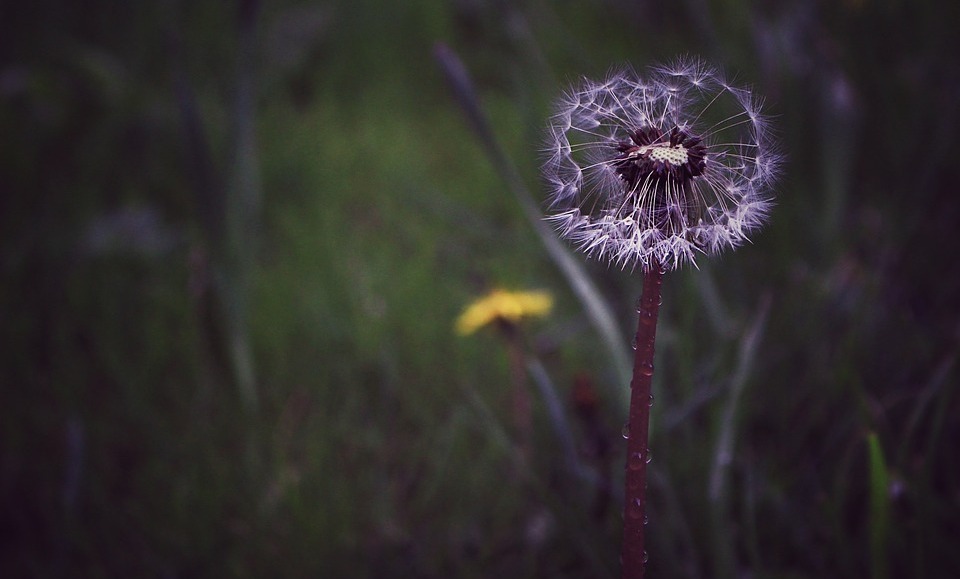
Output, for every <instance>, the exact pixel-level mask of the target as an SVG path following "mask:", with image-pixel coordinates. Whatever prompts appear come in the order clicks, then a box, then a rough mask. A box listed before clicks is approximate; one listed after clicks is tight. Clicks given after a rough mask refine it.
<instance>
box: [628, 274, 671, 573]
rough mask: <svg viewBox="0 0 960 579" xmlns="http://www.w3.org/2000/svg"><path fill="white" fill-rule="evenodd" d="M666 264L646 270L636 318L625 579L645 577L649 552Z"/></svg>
mask: <svg viewBox="0 0 960 579" xmlns="http://www.w3.org/2000/svg"><path fill="white" fill-rule="evenodd" d="M663 273H664V272H663V268H662V267H661V266H660V264H659V263H652V264H650V267H649V268H648V269H647V270H646V271H645V272H644V277H643V293H642V294H641V295H640V307H639V309H638V313H639V315H640V319H639V321H638V322H637V335H636V345H637V348H636V352H635V353H634V358H633V379H632V381H631V382H630V391H631V392H630V422H629V423H628V424H629V425H628V427H627V432H628V434H629V437H628V438H627V464H626V467H625V470H626V484H625V487H626V490H625V492H624V502H623V546H622V548H621V551H620V561H621V565H622V573H621V577H622V579H643V574H644V568H645V567H646V559H647V554H646V551H645V550H644V525H645V524H646V522H647V462H648V460H649V449H648V447H647V439H648V435H649V428H650V402H651V400H652V398H651V384H652V383H653V352H654V340H655V339H656V335H657V317H658V316H659V313H660V288H661V286H662V284H663Z"/></svg>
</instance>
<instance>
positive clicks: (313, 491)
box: [0, 0, 960, 579]
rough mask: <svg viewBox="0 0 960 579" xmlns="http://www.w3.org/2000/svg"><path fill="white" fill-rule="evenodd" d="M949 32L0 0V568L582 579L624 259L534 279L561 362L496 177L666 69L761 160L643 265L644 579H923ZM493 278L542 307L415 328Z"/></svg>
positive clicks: (935, 560) (849, 9)
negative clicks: (613, 83) (605, 93)
mask: <svg viewBox="0 0 960 579" xmlns="http://www.w3.org/2000/svg"><path fill="white" fill-rule="evenodd" d="M958 30H960V3H957V2H952V1H946V0H943V1H929V2H908V1H906V0H843V1H838V2H815V1H808V0H781V1H776V2H747V1H742V0H684V1H678V2H654V1H652V0H649V1H638V2H627V1H621V2H613V1H609V0H579V1H576V2H574V1H560V0H527V1H518V2H509V1H507V0H449V1H443V0H434V1H430V0H408V1H406V2H397V3H392V2H380V1H376V0H353V1H333V0H331V1H327V2H305V1H293V0H289V1H288V0H277V1H273V2H256V1H253V0H243V1H240V2H214V1H201V2H188V1H177V0H168V1H159V0H158V1H141V2H128V1H125V0H84V1H76V0H34V1H32V2H14V1H5V2H0V336H2V348H0V575H2V576H3V577H223V576H234V577H264V576H287V577H304V576H312V577H422V578H434V577H436V578H441V577H496V576H500V577H571V578H573V577H615V576H617V573H618V553H619V541H620V537H619V533H620V521H621V519H620V509H621V507H620V505H619V497H620V496H621V495H620V493H621V492H622V490H621V489H622V469H623V467H622V465H623V452H624V449H623V444H622V443H623V441H622V438H621V437H620V430H621V427H622V425H623V421H624V420H625V418H626V407H625V405H624V404H623V401H624V399H625V395H626V390H627V384H626V382H625V379H624V367H623V364H622V361H623V360H625V359H627V352H629V344H630V333H631V329H632V327H633V325H634V323H635V320H634V317H635V315H636V314H635V312H634V304H635V300H636V298H637V296H638V295H639V291H640V279H639V277H640V276H638V275H631V274H630V273H629V272H626V273H623V272H620V271H618V270H614V269H610V268H608V267H607V266H605V265H603V264H597V263H593V262H587V261H586V260H584V259H583V258H582V257H581V256H579V255H575V256H574V260H575V261H576V263H577V264H578V265H579V266H580V267H581V268H582V270H581V271H579V274H578V275H581V276H582V279H587V280H589V282H590V283H591V284H592V287H593V288H596V291H597V294H596V295H598V296H600V297H601V298H602V303H603V304H605V307H606V308H608V310H609V311H612V312H613V313H614V314H615V316H614V317H615V319H616V320H617V326H618V327H616V328H615V333H616V334H617V337H618V338H620V340H619V345H617V342H618V341H617V340H613V341H610V340H604V339H601V337H600V336H599V334H598V330H597V328H598V327H601V326H602V324H600V323H598V320H597V319H596V312H595V310H591V309H588V308H585V307H584V306H583V305H582V301H581V299H578V294H577V293H576V292H575V291H573V289H572V285H571V279H572V278H571V277H570V275H569V274H567V275H565V274H563V273H562V271H561V270H560V269H559V268H558V267H557V263H558V262H557V257H556V256H555V255H554V254H551V253H549V252H548V251H547V250H546V249H545V245H544V243H543V238H542V237H541V236H540V234H538V232H537V231H538V230H537V229H536V227H534V225H533V222H532V221H531V219H530V215H529V214H527V213H524V211H523V200H524V199H525V197H524V195H525V193H524V191H523V189H524V188H526V189H527V190H528V191H529V192H530V194H531V195H532V196H533V197H535V198H536V200H537V203H539V199H540V198H541V197H542V195H541V189H540V186H539V183H538V177H537V171H538V168H537V163H538V158H539V152H538V148H539V147H540V135H541V131H542V127H543V126H544V123H545V119H546V118H547V116H548V114H549V105H550V101H551V100H552V99H553V98H554V97H555V96H556V95H558V94H559V92H560V91H561V90H563V89H564V88H565V87H566V86H567V84H568V83H569V82H571V81H573V80H575V79H576V78H577V77H578V76H580V75H587V76H598V75H601V74H603V73H604V72H605V71H606V70H607V69H608V68H609V67H610V66H613V65H622V64H632V65H633V66H635V67H637V68H638V69H641V70H642V69H643V68H644V67H646V66H648V65H649V64H653V63H655V62H658V61H663V60H669V59H672V58H674V57H675V56H677V55H679V54H696V55H700V56H701V57H703V58H705V59H706V60H708V61H710V62H712V63H714V64H717V65H720V66H722V67H723V68H724V69H725V70H726V71H727V73H728V75H729V76H731V77H733V78H735V79H736V82H737V83H740V84H749V85H752V86H753V87H754V88H755V90H756V92H757V93H758V94H760V95H763V96H765V97H766V111H767V112H768V113H770V114H771V115H773V116H774V117H775V122H776V124H777V127H778V134H779V137H780V142H781V144H782V147H783V151H784V153H785V154H786V156H787V159H788V161H787V164H786V167H785V173H784V177H783V179H782V181H781V183H780V186H779V189H778V197H777V206H776V208H775V211H774V213H773V218H772V220H771V223H770V224H769V225H768V226H767V227H766V228H765V229H764V230H763V231H762V232H760V233H759V234H757V235H756V236H754V238H753V243H752V244H751V245H748V246H745V247H743V248H741V249H740V250H738V251H736V252H731V253H727V254H725V255H723V256H721V257H720V258H717V259H712V260H708V259H701V260H700V261H699V266H700V268H699V270H697V269H694V268H686V269H685V270H683V271H680V272H677V273H672V274H670V275H668V276H667V278H666V281H665V286H664V288H665V289H664V301H663V311H662V312H661V321H660V324H661V325H660V332H659V337H660V339H659V341H658V349H657V356H658V361H657V375H656V376H655V392H656V404H655V405H654V406H653V418H654V421H655V424H654V427H653V432H652V437H651V443H652V448H653V455H654V460H653V462H652V463H651V469H652V470H651V472H650V476H651V479H650V491H649V495H650V509H651V512H650V523H649V526H648V534H649V539H648V543H649V544H648V551H649V573H650V576H652V577H662V578H668V577H677V578H681V577H686V578H698V577H711V578H712V577H783V578H788V577H789V578H800V577H818V578H822V577H873V578H880V579H884V578H893V577H944V578H946V577H958V576H960V550H958V549H957V544H958V540H960V453H958V452H957V450H956V449H955V447H954V446H953V445H954V444H955V443H957V442H958V441H960V396H958V393H957V389H958V372H957V356H958V352H960V333H958V332H960V316H958V314H960V271H958V266H957V264H956V262H955V260H956V259H957V258H958V256H960V255H958V251H957V249H958V243H957V232H958V229H960V202H958V189H957V178H956V171H957V169H956V167H957V160H958V159H960V146H958V139H957V132H958V130H960V119H958V111H960V107H958V101H960V66H958V60H957V57H956V56H955V55H956V53H957V50H958V48H960V34H958V32H957V31H958ZM438 43H439V44H438ZM438 46H439V47H441V48H439V49H438V48H436V47H438ZM438 50H439V52H437V51H438ZM435 54H441V55H443V56H444V58H443V59H441V60H440V61H438V60H437V59H436V58H435V56H434V55H435ZM457 58H459V59H462V63H463V65H464V67H465V70H466V71H468V72H469V75H470V76H471V77H472V83H473V85H472V86H473V88H472V89H470V88H469V87H467V88H464V87H463V86H462V85H461V86H460V87H459V89H460V90H459V91H454V90H451V85H450V84H449V82H448V79H446V78H445V77H446V76H448V75H449V73H450V71H451V66H452V64H451V63H452V62H456V60H455V59H457ZM471 90H473V91H474V92H472V93H471V92H470V91H471ZM464 91H466V92H464ZM473 97H475V98H476V99H477V102H478V103H479V106H480V107H482V111H483V114H484V115H486V116H487V117H488V119H489V122H490V123H491V126H492V133H493V136H494V138H495V139H496V145H495V146H496V147H499V148H500V149H501V150H502V151H503V152H504V156H505V158H506V159H507V160H508V161H507V162H508V163H510V164H511V166H510V167H511V168H508V169H505V168H504V164H503V162H502V161H498V160H497V159H496V158H495V156H491V154H490V151H491V146H490V143H489V142H488V143H487V144H486V145H483V144H482V140H481V139H480V138H479V137H482V135H480V134H478V133H477V129H476V126H475V125H472V124H470V123H469V122H468V121H467V117H466V116H465V115H464V114H463V113H464V106H465V105H468V104H469V100H470V98H473ZM510 171H516V174H517V175H518V177H519V182H517V181H516V180H515V182H513V183H510V182H509V175H506V177H507V180H505V173H509V172H510ZM493 288H507V289H515V290H524V289H539V290H547V291H549V292H550V293H551V294H552V295H553V297H554V299H555V306H554V308H553V311H552V312H551V314H550V315H549V316H548V317H546V318H541V319H536V320H530V321H529V322H528V323H527V322H525V323H524V324H523V325H522V326H521V330H522V337H521V340H520V341H506V340H504V339H502V335H501V334H498V333H497V332H496V331H494V330H493V329H489V330H488V329H484V330H481V331H479V332H477V333H476V334H473V335H470V336H458V335H456V334H455V332H454V329H453V328H454V321H455V320H456V318H457V316H458V315H459V314H460V312H461V311H462V310H463V309H464V308H465V307H466V306H467V305H468V304H470V303H471V302H472V301H473V300H475V299H476V298H478V297H479V296H481V295H483V294H484V293H485V292H486V291H488V290H490V289H493ZM608 337H609V336H608ZM518 352H519V353H518ZM517 360H519V363H518V362H517ZM518 368H519V371H518ZM526 369H529V370H530V374H529V375H527V374H526V373H525V370H526ZM517 388H527V389H528V390H529V392H530V393H531V396H532V400H533V410H532V416H531V420H532V424H533V427H532V433H531V434H530V435H529V436H524V437H521V436H519V435H518V432H517V431H516V430H515V429H514V427H513V420H514V418H513V416H514V414H515V408H511V404H512V402H511V400H514V398H513V395H514V393H515V390H516V389H517ZM618 485H619V486H620V487H619V488H618Z"/></svg>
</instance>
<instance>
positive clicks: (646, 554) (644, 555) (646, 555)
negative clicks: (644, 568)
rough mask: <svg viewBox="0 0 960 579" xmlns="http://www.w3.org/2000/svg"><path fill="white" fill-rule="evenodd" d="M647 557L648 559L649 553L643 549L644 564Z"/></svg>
mask: <svg viewBox="0 0 960 579" xmlns="http://www.w3.org/2000/svg"><path fill="white" fill-rule="evenodd" d="M649 559H650V554H649V553H647V552H646V551H644V552H643V562H644V564H646V562H647V561H648V560H649Z"/></svg>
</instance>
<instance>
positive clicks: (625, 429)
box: [620, 422, 630, 440]
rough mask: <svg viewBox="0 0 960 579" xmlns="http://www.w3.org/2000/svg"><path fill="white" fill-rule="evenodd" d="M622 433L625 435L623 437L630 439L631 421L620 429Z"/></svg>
mask: <svg viewBox="0 0 960 579" xmlns="http://www.w3.org/2000/svg"><path fill="white" fill-rule="evenodd" d="M620 435H621V436H623V438H624V439H626V440H629V439H630V423H629V422H628V423H626V424H624V425H623V428H622V429H620Z"/></svg>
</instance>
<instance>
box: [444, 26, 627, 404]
mask: <svg viewBox="0 0 960 579" xmlns="http://www.w3.org/2000/svg"><path fill="white" fill-rule="evenodd" d="M434 58H435V59H436V61H437V64H438V65H439V66H440V70H441V71H442V72H443V74H444V76H445V77H446V79H447V82H448V83H449V85H450V88H451V89H452V90H453V94H454V96H455V97H456V100H457V103H458V104H459V105H460V108H461V109H462V110H463V113H464V115H466V117H467V121H468V122H469V124H470V128H471V129H473V131H474V132H475V134H476V136H477V138H478V139H479V140H480V143H481V144H482V145H483V148H484V150H485V151H486V152H487V155H488V156H489V157H490V160H491V162H492V163H493V166H494V169H496V171H497V173H498V174H499V175H500V178H501V179H503V180H504V181H505V182H506V184H507V186H508V187H509V189H510V191H511V192H512V193H513V194H514V196H516V198H517V200H518V201H519V202H520V207H521V208H522V209H523V213H524V216H525V217H526V218H527V220H528V221H529V222H530V224H531V225H532V226H533V228H534V230H535V231H536V232H537V235H539V236H540V240H541V241H542V242H543V244H544V246H545V247H546V249H547V253H548V254H549V255H550V258H551V259H552V260H553V262H554V263H555V264H556V266H557V267H558V268H559V269H560V271H561V273H563V275H564V277H565V278H566V279H567V283H568V284H569V285H570V288H571V289H572V290H573V292H574V293H575V294H576V296H577V297H578V298H579V299H580V301H581V303H582V304H583V306H584V308H585V309H586V311H587V315H588V317H589V319H590V321H591V323H592V324H593V325H594V327H595V328H596V330H597V332H599V334H600V337H601V338H602V339H603V341H604V343H605V344H606V346H607V349H608V351H609V352H610V356H611V358H613V363H614V368H615V370H616V373H617V379H618V382H619V383H620V384H628V383H629V382H630V373H631V371H630V356H629V353H628V352H627V349H626V345H625V340H624V339H623V333H622V332H621V329H620V326H619V325H618V324H617V323H616V318H615V317H614V315H613V310H612V309H611V308H610V306H609V304H607V302H606V301H605V300H604V298H603V296H602V295H601V294H600V292H599V290H597V288H596V286H595V285H594V284H593V282H592V281H591V280H590V277H589V276H588V275H587V273H586V271H585V270H584V268H583V266H582V265H581V264H580V263H579V262H577V261H576V260H575V259H573V257H571V255H570V253H569V251H568V250H567V249H566V248H565V247H564V246H563V244H562V243H560V240H559V239H557V236H556V235H555V234H554V232H553V231H552V230H551V229H550V227H548V226H547V224H546V223H544V221H543V219H542V215H541V213H540V209H539V207H538V206H537V203H536V202H534V200H533V196H532V195H530V191H529V190H528V189H527V188H526V186H525V185H524V183H523V179H522V178H521V177H520V174H519V173H518V172H517V169H516V167H515V166H514V165H513V163H511V162H510V160H509V159H508V158H507V156H506V154H505V153H504V151H503V149H502V148H501V147H500V145H499V143H498V142H497V139H496V137H495V136H494V134H493V130H492V128H491V127H490V123H489V121H488V120H487V117H486V115H484V113H483V111H482V109H481V108H480V103H479V100H478V99H477V93H476V90H475V89H474V87H473V83H472V82H471V80H470V75H469V73H468V72H467V69H466V67H464V65H463V62H462V61H461V60H460V59H459V57H457V55H456V54H455V53H454V52H453V51H452V50H451V49H450V47H448V46H447V45H445V44H443V43H438V44H437V45H436V46H435V48H434ZM617 395H618V396H619V397H620V403H621V404H622V405H624V406H627V405H629V403H630V391H629V390H628V389H626V388H617Z"/></svg>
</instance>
